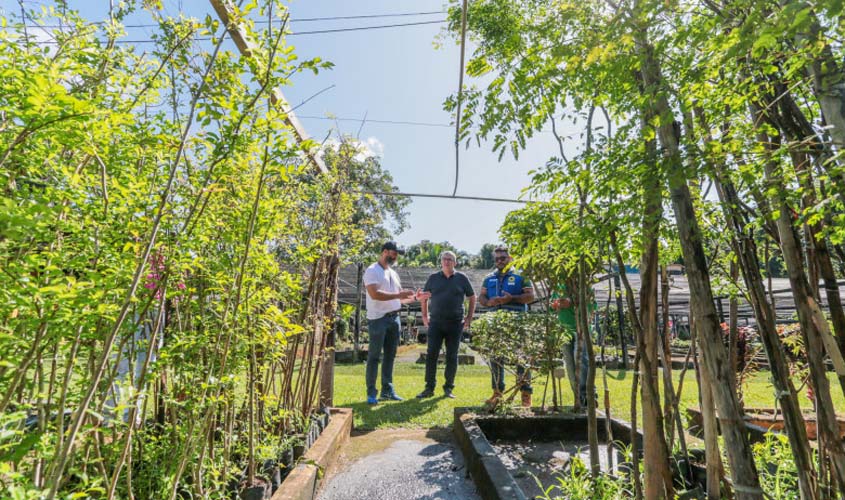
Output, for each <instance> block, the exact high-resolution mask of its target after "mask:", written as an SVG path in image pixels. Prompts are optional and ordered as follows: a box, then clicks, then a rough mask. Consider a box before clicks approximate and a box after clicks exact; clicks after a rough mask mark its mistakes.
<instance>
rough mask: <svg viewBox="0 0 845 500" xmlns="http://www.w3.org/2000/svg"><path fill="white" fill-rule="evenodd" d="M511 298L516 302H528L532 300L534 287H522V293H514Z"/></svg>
mask: <svg viewBox="0 0 845 500" xmlns="http://www.w3.org/2000/svg"><path fill="white" fill-rule="evenodd" d="M513 300H514V301H516V302H517V303H518V304H530V303H532V302H534V288H532V287H530V286H527V287H523V288H522V293H521V294H519V295H514V296H513Z"/></svg>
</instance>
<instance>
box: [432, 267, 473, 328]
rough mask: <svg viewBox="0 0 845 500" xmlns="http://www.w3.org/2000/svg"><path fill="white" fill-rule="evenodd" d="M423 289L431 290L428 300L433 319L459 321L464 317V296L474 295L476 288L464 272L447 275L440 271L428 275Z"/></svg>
mask: <svg viewBox="0 0 845 500" xmlns="http://www.w3.org/2000/svg"><path fill="white" fill-rule="evenodd" d="M423 291H426V292H431V298H430V299H429V300H428V308H429V317H430V318H431V320H432V321H438V320H439V321H459V320H462V319H463V318H464V297H472V296H473V295H475V290H473V289H472V285H471V284H470V283H469V278H467V275H466V274H464V273H459V272H457V271H455V274H453V275H452V276H450V277H448V278H447V277H446V275H445V274H443V271H438V272H436V273H434V274H432V275H431V276H429V277H428V280H426V282H425V287H423Z"/></svg>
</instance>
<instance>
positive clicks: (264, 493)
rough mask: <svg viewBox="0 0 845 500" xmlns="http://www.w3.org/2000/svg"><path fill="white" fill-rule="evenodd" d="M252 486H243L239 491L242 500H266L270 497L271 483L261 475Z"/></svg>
mask: <svg viewBox="0 0 845 500" xmlns="http://www.w3.org/2000/svg"><path fill="white" fill-rule="evenodd" d="M255 483H256V484H254V485H252V486H243V487H242V488H241V491H240V492H239V493H238V497H239V498H240V499H241V500H265V499H267V498H270V483H269V482H268V481H266V480H264V479H262V478H260V477H257V478H255Z"/></svg>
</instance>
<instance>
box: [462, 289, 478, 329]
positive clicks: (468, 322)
mask: <svg viewBox="0 0 845 500" xmlns="http://www.w3.org/2000/svg"><path fill="white" fill-rule="evenodd" d="M475 302H476V299H475V295H470V296H469V307H468V308H467V315H466V318H464V330H469V327H470V325H471V324H472V318H473V317H474V316H475Z"/></svg>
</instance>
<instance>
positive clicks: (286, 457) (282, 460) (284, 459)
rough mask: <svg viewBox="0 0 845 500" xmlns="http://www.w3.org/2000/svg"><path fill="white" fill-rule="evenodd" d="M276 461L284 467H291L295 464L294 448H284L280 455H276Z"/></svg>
mask: <svg viewBox="0 0 845 500" xmlns="http://www.w3.org/2000/svg"><path fill="white" fill-rule="evenodd" d="M276 463H278V464H279V466H282V467H290V466H291V464H293V450H292V449H290V448H285V449H284V450H282V452H281V453H279V456H278V457H276Z"/></svg>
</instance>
